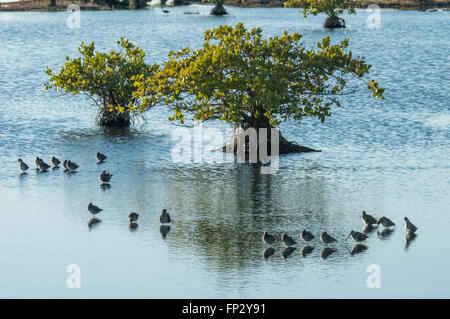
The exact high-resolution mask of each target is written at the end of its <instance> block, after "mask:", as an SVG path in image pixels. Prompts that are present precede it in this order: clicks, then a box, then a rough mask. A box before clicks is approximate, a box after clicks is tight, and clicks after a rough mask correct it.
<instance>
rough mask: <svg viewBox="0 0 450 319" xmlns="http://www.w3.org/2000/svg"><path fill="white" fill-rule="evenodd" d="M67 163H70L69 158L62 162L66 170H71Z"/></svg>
mask: <svg viewBox="0 0 450 319" xmlns="http://www.w3.org/2000/svg"><path fill="white" fill-rule="evenodd" d="M67 163H69V160H64V161H63V163H62V166H63V167H64V168H65V170H66V171H69V168H68V167H67Z"/></svg>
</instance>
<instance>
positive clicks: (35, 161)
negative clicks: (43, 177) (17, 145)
mask: <svg viewBox="0 0 450 319" xmlns="http://www.w3.org/2000/svg"><path fill="white" fill-rule="evenodd" d="M41 162H42V159H40V158H39V156H36V158H35V159H34V165H36V169H37V170H39V164H40V163H41Z"/></svg>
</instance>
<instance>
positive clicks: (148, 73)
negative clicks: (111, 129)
mask: <svg viewBox="0 0 450 319" xmlns="http://www.w3.org/2000/svg"><path fill="white" fill-rule="evenodd" d="M117 44H118V45H119V47H120V49H119V50H118V51H114V50H111V51H110V52H109V53H102V52H96V51H95V45H94V43H90V44H84V43H82V44H81V46H80V47H79V48H78V51H79V52H80V54H81V57H79V58H74V59H71V58H70V57H68V56H67V57H66V60H67V62H66V63H65V64H64V66H63V67H62V68H61V70H60V71H59V72H58V73H56V72H52V70H51V69H50V68H48V67H47V71H46V72H47V74H48V75H49V76H50V80H49V82H47V83H46V84H45V88H46V89H55V90H56V91H60V92H64V93H72V94H73V95H77V94H79V93H84V94H86V95H87V96H89V97H90V98H91V99H92V100H93V101H94V102H95V103H96V105H97V106H98V107H99V108H100V109H102V110H103V109H105V108H107V109H109V110H110V111H113V110H114V111H116V112H134V111H135V110H136V109H139V110H143V109H142V108H141V107H140V104H141V100H140V99H139V98H136V97H135V95H134V93H135V92H134V91H135V87H134V82H133V80H132V79H133V78H134V76H136V75H140V76H144V77H152V76H153V75H154V74H155V73H156V71H157V70H158V68H159V66H158V65H156V64H155V65H148V64H146V63H145V62H144V57H145V52H144V51H143V50H141V49H140V48H139V47H136V46H135V45H134V44H133V43H131V42H130V41H129V40H128V39H124V38H121V40H120V41H118V42H117ZM148 108H149V105H148V104H147V105H146V109H148Z"/></svg>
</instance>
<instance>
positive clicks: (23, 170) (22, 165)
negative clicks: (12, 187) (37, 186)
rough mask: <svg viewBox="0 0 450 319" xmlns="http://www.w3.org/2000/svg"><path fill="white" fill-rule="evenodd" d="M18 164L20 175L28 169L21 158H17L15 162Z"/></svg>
mask: <svg viewBox="0 0 450 319" xmlns="http://www.w3.org/2000/svg"><path fill="white" fill-rule="evenodd" d="M17 161H18V162H19V169H20V170H21V172H22V173H25V171H26V170H27V169H28V168H29V167H28V165H27V164H25V162H24V161H22V159H21V158H19V159H18V160H17Z"/></svg>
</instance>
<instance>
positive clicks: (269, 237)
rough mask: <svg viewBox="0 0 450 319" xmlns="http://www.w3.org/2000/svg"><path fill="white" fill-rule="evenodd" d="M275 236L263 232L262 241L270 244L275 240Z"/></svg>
mask: <svg viewBox="0 0 450 319" xmlns="http://www.w3.org/2000/svg"><path fill="white" fill-rule="evenodd" d="M275 240H276V239H275V236H273V235H270V234H269V233H267V232H264V234H263V236H262V241H263V242H265V243H266V244H267V245H272V244H273V243H274V242H275Z"/></svg>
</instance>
